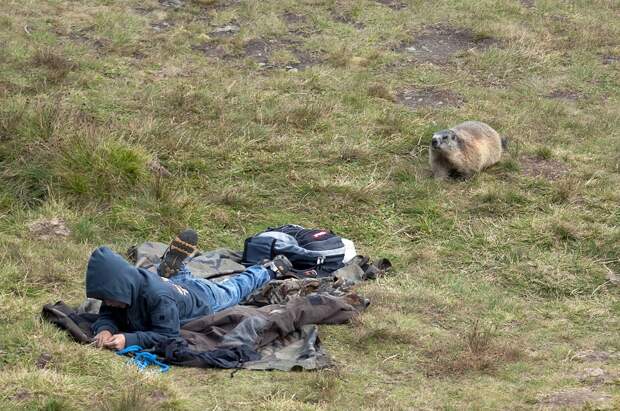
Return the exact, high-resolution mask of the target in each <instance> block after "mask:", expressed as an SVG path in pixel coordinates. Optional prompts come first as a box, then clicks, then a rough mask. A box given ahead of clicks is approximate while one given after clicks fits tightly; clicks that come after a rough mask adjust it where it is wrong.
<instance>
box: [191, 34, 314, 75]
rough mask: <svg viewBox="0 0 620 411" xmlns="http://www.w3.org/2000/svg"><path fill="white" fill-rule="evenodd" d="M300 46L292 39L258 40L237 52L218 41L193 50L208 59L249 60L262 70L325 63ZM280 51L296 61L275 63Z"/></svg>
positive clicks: (294, 67) (300, 67)
mask: <svg viewBox="0 0 620 411" xmlns="http://www.w3.org/2000/svg"><path fill="white" fill-rule="evenodd" d="M300 44H301V43H300V42H299V41H296V40H292V39H282V40H269V41H265V40H263V39H260V38H257V39H252V40H250V41H248V42H247V43H245V45H244V46H243V47H242V48H241V49H240V50H237V51H234V50H230V49H227V48H226V47H225V46H224V45H223V44H221V43H220V42H218V41H214V42H208V43H204V44H202V45H199V46H195V47H193V49H194V50H200V51H202V52H203V53H204V54H205V55H206V56H208V57H214V58H219V59H223V60H234V59H239V58H247V59H250V60H253V61H254V62H255V63H257V64H258V66H259V67H260V68H261V69H278V68H279V69H286V70H289V71H299V70H304V69H306V68H309V67H311V66H315V65H317V64H320V63H322V62H323V61H324V58H323V56H321V55H319V54H318V53H313V52H312V51H309V50H304V49H302V48H300ZM278 51H286V52H288V53H290V54H292V55H293V56H294V59H292V61H289V62H287V63H282V62H277V61H273V59H272V55H273V54H274V53H275V52H278ZM275 60H277V59H275Z"/></svg>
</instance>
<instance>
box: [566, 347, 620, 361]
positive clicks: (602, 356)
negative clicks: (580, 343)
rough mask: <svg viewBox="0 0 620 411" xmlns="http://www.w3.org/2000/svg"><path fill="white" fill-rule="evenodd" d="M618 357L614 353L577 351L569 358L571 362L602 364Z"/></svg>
mask: <svg viewBox="0 0 620 411" xmlns="http://www.w3.org/2000/svg"><path fill="white" fill-rule="evenodd" d="M618 357H619V355H618V354H616V353H610V352H607V351H595V350H584V351H579V352H578V353H576V354H575V355H573V356H572V357H571V359H572V360H577V361H581V362H595V361H596V362H603V361H608V360H609V359H612V358H618Z"/></svg>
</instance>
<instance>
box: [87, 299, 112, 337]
mask: <svg viewBox="0 0 620 411" xmlns="http://www.w3.org/2000/svg"><path fill="white" fill-rule="evenodd" d="M114 318H115V314H114V311H113V309H112V308H110V307H108V306H107V305H105V304H101V309H100V310H99V317H98V318H97V321H95V322H94V323H93V325H92V326H91V329H92V331H93V334H94V335H97V334H99V333H100V332H101V331H104V330H108V331H110V332H111V333H112V334H116V332H117V331H118V325H116V321H115V320H114Z"/></svg>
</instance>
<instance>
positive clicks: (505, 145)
mask: <svg viewBox="0 0 620 411" xmlns="http://www.w3.org/2000/svg"><path fill="white" fill-rule="evenodd" d="M502 149H504V150H508V137H503V136H502Z"/></svg>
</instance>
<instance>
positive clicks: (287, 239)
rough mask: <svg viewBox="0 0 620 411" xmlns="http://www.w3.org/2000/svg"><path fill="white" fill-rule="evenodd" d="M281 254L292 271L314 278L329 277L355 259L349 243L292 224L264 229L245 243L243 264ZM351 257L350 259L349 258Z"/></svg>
mask: <svg viewBox="0 0 620 411" xmlns="http://www.w3.org/2000/svg"><path fill="white" fill-rule="evenodd" d="M278 254H282V255H285V256H286V257H287V258H288V259H289V260H290V261H291V263H293V268H294V269H295V270H297V271H300V272H304V273H305V274H306V275H308V274H307V273H312V272H313V271H314V272H315V275H316V276H318V277H324V276H329V275H331V273H333V272H334V271H336V270H338V269H339V268H342V267H344V264H345V263H346V262H347V261H348V260H349V259H351V258H352V257H353V256H355V249H354V246H353V243H352V242H351V241H349V240H347V239H344V238H342V237H340V236H338V235H336V234H334V233H333V232H331V231H330V230H321V229H306V228H304V227H302V226H299V225H295V224H287V225H283V226H281V227H276V228H268V229H267V230H265V231H263V232H261V233H259V234H257V235H255V236H252V237H250V238H248V239H247V240H245V246H244V249H243V261H242V263H243V264H244V265H254V264H258V263H260V262H261V261H262V260H265V259H273V258H274V257H275V256H276V255H278ZM351 254H352V256H351Z"/></svg>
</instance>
